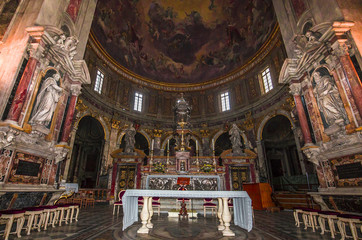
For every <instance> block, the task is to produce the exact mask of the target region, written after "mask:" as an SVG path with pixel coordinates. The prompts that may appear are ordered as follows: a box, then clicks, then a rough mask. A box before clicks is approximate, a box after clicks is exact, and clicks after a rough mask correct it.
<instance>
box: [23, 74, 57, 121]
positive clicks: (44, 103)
mask: <svg viewBox="0 0 362 240" xmlns="http://www.w3.org/2000/svg"><path fill="white" fill-rule="evenodd" d="M59 79H60V75H59V74H58V73H56V74H53V76H52V77H48V78H47V79H45V80H44V82H43V84H42V86H41V89H40V91H39V93H38V96H37V98H36V102H35V105H34V110H33V114H32V117H31V118H30V121H29V123H30V124H39V125H43V126H48V125H49V123H50V122H51V120H52V117H53V113H54V111H55V107H56V106H57V103H58V100H59V98H60V95H61V93H62V91H63V88H61V87H59V86H58V81H59Z"/></svg>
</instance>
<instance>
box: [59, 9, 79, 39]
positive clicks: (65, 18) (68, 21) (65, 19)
mask: <svg viewBox="0 0 362 240" xmlns="http://www.w3.org/2000/svg"><path fill="white" fill-rule="evenodd" d="M60 26H61V28H62V27H63V26H66V27H67V28H68V29H69V36H67V37H70V36H74V35H75V25H74V22H73V20H72V18H71V17H70V16H69V14H68V13H67V12H66V11H64V12H63V14H62V18H61V22H60ZM64 34H65V32H64Z"/></svg>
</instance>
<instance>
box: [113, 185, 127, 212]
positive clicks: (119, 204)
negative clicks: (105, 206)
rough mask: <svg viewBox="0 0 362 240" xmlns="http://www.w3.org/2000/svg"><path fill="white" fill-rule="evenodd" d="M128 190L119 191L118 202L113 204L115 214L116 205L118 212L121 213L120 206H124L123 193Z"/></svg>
mask: <svg viewBox="0 0 362 240" xmlns="http://www.w3.org/2000/svg"><path fill="white" fill-rule="evenodd" d="M125 192H126V190H121V191H120V192H119V193H118V202H115V203H114V204H113V215H114V213H115V210H116V207H117V208H118V209H117V214H119V207H120V206H123V203H122V197H123V195H124V194H125Z"/></svg>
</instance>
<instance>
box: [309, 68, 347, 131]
mask: <svg viewBox="0 0 362 240" xmlns="http://www.w3.org/2000/svg"><path fill="white" fill-rule="evenodd" d="M313 77H314V80H315V83H316V85H315V87H314V90H313V92H314V94H315V97H316V99H317V103H318V107H319V110H320V111H321V113H322V114H323V116H324V119H325V121H326V123H327V124H328V125H329V126H331V125H333V124H340V123H343V122H346V121H347V115H346V111H345V109H344V107H343V102H342V100H341V98H340V96H339V93H338V89H337V87H336V85H335V84H334V82H333V80H332V78H331V77H330V76H328V75H324V76H321V74H320V72H317V71H316V72H314V74H313Z"/></svg>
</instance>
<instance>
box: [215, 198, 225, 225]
mask: <svg viewBox="0 0 362 240" xmlns="http://www.w3.org/2000/svg"><path fill="white" fill-rule="evenodd" d="M217 201H218V202H219V207H218V209H217V217H218V218H219V221H220V224H219V226H217V229H218V230H219V231H222V230H224V229H225V226H224V222H223V221H222V211H223V207H222V205H223V204H222V198H218V199H217Z"/></svg>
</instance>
